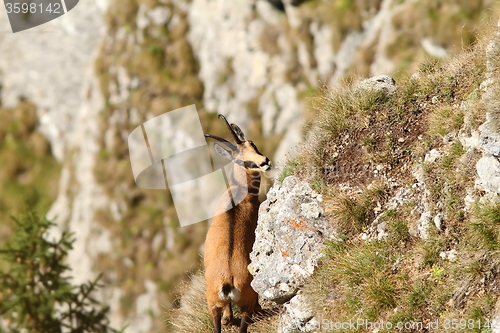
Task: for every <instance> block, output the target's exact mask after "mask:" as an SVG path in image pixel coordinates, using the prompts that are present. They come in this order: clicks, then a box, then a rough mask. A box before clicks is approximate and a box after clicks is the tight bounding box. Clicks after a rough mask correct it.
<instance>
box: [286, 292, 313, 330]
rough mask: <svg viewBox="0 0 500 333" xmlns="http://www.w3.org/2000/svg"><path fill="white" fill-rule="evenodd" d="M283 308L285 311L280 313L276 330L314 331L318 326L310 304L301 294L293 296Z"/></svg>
mask: <svg viewBox="0 0 500 333" xmlns="http://www.w3.org/2000/svg"><path fill="white" fill-rule="evenodd" d="M284 308H285V312H284V313H283V314H282V315H281V318H280V326H279V329H278V332H280V333H281V332H282V333H291V332H297V331H299V332H314V330H315V328H318V327H319V326H320V325H319V324H320V323H319V322H318V321H317V320H316V319H315V318H314V315H315V314H314V312H313V311H312V310H311V304H309V302H308V300H307V298H306V297H304V296H303V295H302V294H300V293H299V294H297V295H296V296H294V297H293V298H292V299H291V300H290V302H288V303H287V304H285V306H284Z"/></svg>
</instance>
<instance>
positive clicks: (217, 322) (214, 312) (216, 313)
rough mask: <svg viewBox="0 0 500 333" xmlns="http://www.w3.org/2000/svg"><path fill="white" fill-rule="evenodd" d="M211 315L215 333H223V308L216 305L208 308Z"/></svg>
mask: <svg viewBox="0 0 500 333" xmlns="http://www.w3.org/2000/svg"><path fill="white" fill-rule="evenodd" d="M208 310H209V312H210V315H211V316H212V321H213V323H214V333H221V332H222V326H221V317H222V308H219V307H217V306H216V305H212V306H209V307H208Z"/></svg>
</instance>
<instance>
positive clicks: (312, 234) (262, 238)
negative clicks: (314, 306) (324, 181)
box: [250, 176, 335, 303]
mask: <svg viewBox="0 0 500 333" xmlns="http://www.w3.org/2000/svg"><path fill="white" fill-rule="evenodd" d="M319 199H321V197H320V196H318V195H317V193H315V192H314V191H313V190H312V189H311V187H310V186H309V184H308V183H307V182H305V181H299V180H298V179H297V178H296V177H294V176H290V177H287V178H285V180H284V181H283V182H282V183H279V182H277V183H275V184H274V186H273V187H272V188H271V189H270V190H269V193H268V196H267V200H266V201H264V202H263V203H262V204H261V206H260V210H259V221H258V226H257V230H256V240H255V243H254V247H253V251H252V253H251V254H250V258H251V260H252V263H251V265H250V271H251V273H252V274H253V275H254V280H253V282H252V287H253V288H254V289H255V291H256V292H257V293H259V295H261V296H262V297H263V298H265V299H268V300H272V301H275V302H279V303H283V302H286V301H287V300H289V299H291V298H292V297H293V296H294V295H295V294H296V292H297V290H298V288H299V287H300V286H301V285H302V284H303V283H304V281H305V280H306V278H307V277H309V276H311V274H312V273H313V272H314V269H315V268H316V265H317V263H318V260H319V259H320V258H321V257H322V256H323V243H324V241H325V240H327V239H334V238H335V231H334V230H333V228H332V226H331V225H330V224H329V222H328V219H327V218H326V217H325V215H324V210H323V208H322V205H321V203H320V201H319Z"/></svg>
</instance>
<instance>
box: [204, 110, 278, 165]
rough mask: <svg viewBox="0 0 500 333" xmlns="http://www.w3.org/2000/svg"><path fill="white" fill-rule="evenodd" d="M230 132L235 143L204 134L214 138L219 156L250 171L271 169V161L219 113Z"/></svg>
mask: <svg viewBox="0 0 500 333" xmlns="http://www.w3.org/2000/svg"><path fill="white" fill-rule="evenodd" d="M219 118H222V119H223V120H224V122H225V123H226V126H227V128H228V129H229V132H231V134H232V136H233V138H234V141H235V143H232V142H229V141H227V140H226V139H223V138H221V137H218V136H215V135H210V134H205V136H206V137H207V138H212V139H215V140H217V141H219V142H216V143H215V145H214V146H215V151H216V152H217V154H219V155H220V156H222V157H224V158H227V159H229V160H231V161H233V162H234V163H236V164H238V165H240V166H242V167H244V168H245V169H247V170H252V171H261V172H263V171H268V170H270V169H271V161H270V160H269V159H268V158H267V157H265V156H264V155H262V154H261V153H260V151H259V150H258V149H257V147H256V146H255V144H254V143H253V141H251V140H247V139H246V138H245V134H243V131H242V130H241V129H240V128H239V127H238V126H237V125H235V124H229V123H228V122H227V119H226V117H224V116H223V115H221V114H219Z"/></svg>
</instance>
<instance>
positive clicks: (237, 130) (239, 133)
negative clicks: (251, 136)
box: [231, 124, 247, 141]
mask: <svg viewBox="0 0 500 333" xmlns="http://www.w3.org/2000/svg"><path fill="white" fill-rule="evenodd" d="M231 128H232V129H233V131H234V133H236V135H237V136H238V139H240V141H247V140H246V139H245V134H243V131H242V130H241V128H239V127H238V125H235V124H231Z"/></svg>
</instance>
